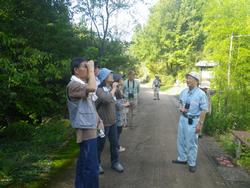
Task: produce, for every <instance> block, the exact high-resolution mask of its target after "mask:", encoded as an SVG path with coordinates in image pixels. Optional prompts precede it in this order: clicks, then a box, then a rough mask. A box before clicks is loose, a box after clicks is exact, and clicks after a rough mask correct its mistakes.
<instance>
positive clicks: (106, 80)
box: [105, 73, 114, 85]
mask: <svg viewBox="0 0 250 188" xmlns="http://www.w3.org/2000/svg"><path fill="white" fill-rule="evenodd" d="M105 82H106V84H107V85H111V84H112V83H113V82H114V79H113V74H112V73H110V74H109V75H108V77H107V78H106V79H105Z"/></svg>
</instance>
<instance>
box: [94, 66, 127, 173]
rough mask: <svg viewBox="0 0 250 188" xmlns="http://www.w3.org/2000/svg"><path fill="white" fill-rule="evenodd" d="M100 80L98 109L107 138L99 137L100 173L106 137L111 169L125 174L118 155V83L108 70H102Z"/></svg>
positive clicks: (97, 93) (100, 171) (97, 92)
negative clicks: (116, 105) (116, 96)
mask: <svg viewBox="0 0 250 188" xmlns="http://www.w3.org/2000/svg"><path fill="white" fill-rule="evenodd" d="M98 78H99V80H100V85H99V86H98V89H97V91H96V95H97V97H98V99H97V100H96V109H97V112H98V114H99V116H100V118H101V119H102V121H103V124H104V132H105V135H106V136H105V137H103V138H101V137H98V160H99V173H100V174H103V173H104V170H103V168H102V166H101V153H102V151H103V149H104V145H105V141H106V137H108V138H109V142H110V155H111V168H112V169H114V170H115V171H117V172H120V173H121V172H123V171H124V167H123V166H122V164H121V163H120V161H119V154H118V138H117V126H116V109H115V108H116V107H115V103H116V98H115V92H116V90H117V86H118V83H117V82H114V80H113V74H112V71H111V70H109V69H107V68H102V69H100V72H99V75H98Z"/></svg>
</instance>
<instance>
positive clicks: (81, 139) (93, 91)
mask: <svg viewBox="0 0 250 188" xmlns="http://www.w3.org/2000/svg"><path fill="white" fill-rule="evenodd" d="M71 72H72V76H71V80H70V82H69V83H68V85H67V105H68V110H69V117H70V120H71V124H72V127H73V128H75V129H76V139H77V143H78V144H79V147H80V154H79V157H78V160H77V164H76V177H75V187H76V188H98V187H99V181H98V176H99V174H103V173H104V169H103V168H102V165H101V164H102V163H101V154H102V152H103V149H104V145H105V142H106V138H108V139H109V142H110V160H111V168H112V169H113V170H115V171H117V172H119V173H122V172H123V171H124V166H123V165H122V163H121V162H120V159H119V151H120V152H122V151H125V148H124V147H122V146H121V145H120V143H119V137H120V134H121V132H122V127H123V126H128V125H130V126H131V123H132V122H131V117H133V114H134V113H135V109H136V106H137V103H138V95H139V91H140V84H139V82H138V81H137V80H135V72H134V71H132V70H130V71H129V72H128V75H127V76H128V79H127V80H125V81H123V78H124V76H123V75H121V74H114V73H113V72H112V71H111V70H109V69H107V68H101V69H99V67H98V65H97V62H94V61H92V60H87V59H85V58H83V57H78V58H75V59H73V60H72V63H71ZM186 82H187V86H188V88H186V89H184V90H183V91H182V92H181V94H180V96H179V99H180V119H179V123H178V134H177V154H178V155H177V158H176V159H175V160H173V161H172V162H173V163H174V164H188V168H189V171H190V172H195V171H196V160H197V152H198V136H199V133H200V132H201V130H202V127H203V123H204V120H205V116H206V113H207V111H208V108H209V107H208V98H207V95H206V93H205V92H204V91H202V90H201V89H200V88H199V87H198V86H199V83H200V77H199V74H197V73H195V72H191V73H188V74H187V75H186ZM160 85H161V81H160V79H159V77H158V76H157V75H156V76H155V81H154V82H153V87H154V88H155V99H157V100H159V99H160V98H159V87H160Z"/></svg>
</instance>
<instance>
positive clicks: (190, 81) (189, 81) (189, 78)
mask: <svg viewBox="0 0 250 188" xmlns="http://www.w3.org/2000/svg"><path fill="white" fill-rule="evenodd" d="M186 82H187V86H188V87H189V89H193V88H194V87H197V86H198V81H197V80H196V79H195V78H193V77H192V76H187V77H186Z"/></svg>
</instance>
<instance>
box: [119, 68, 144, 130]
mask: <svg viewBox="0 0 250 188" xmlns="http://www.w3.org/2000/svg"><path fill="white" fill-rule="evenodd" d="M139 92H140V83H139V81H138V80H135V72H134V71H133V70H130V71H129V72H128V79H127V80H125V82H124V87H123V94H124V98H125V99H126V100H128V101H129V104H130V106H129V111H128V115H127V116H126V117H127V122H128V124H129V126H132V117H133V115H134V113H135V112H136V107H137V105H138V98H139Z"/></svg>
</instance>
